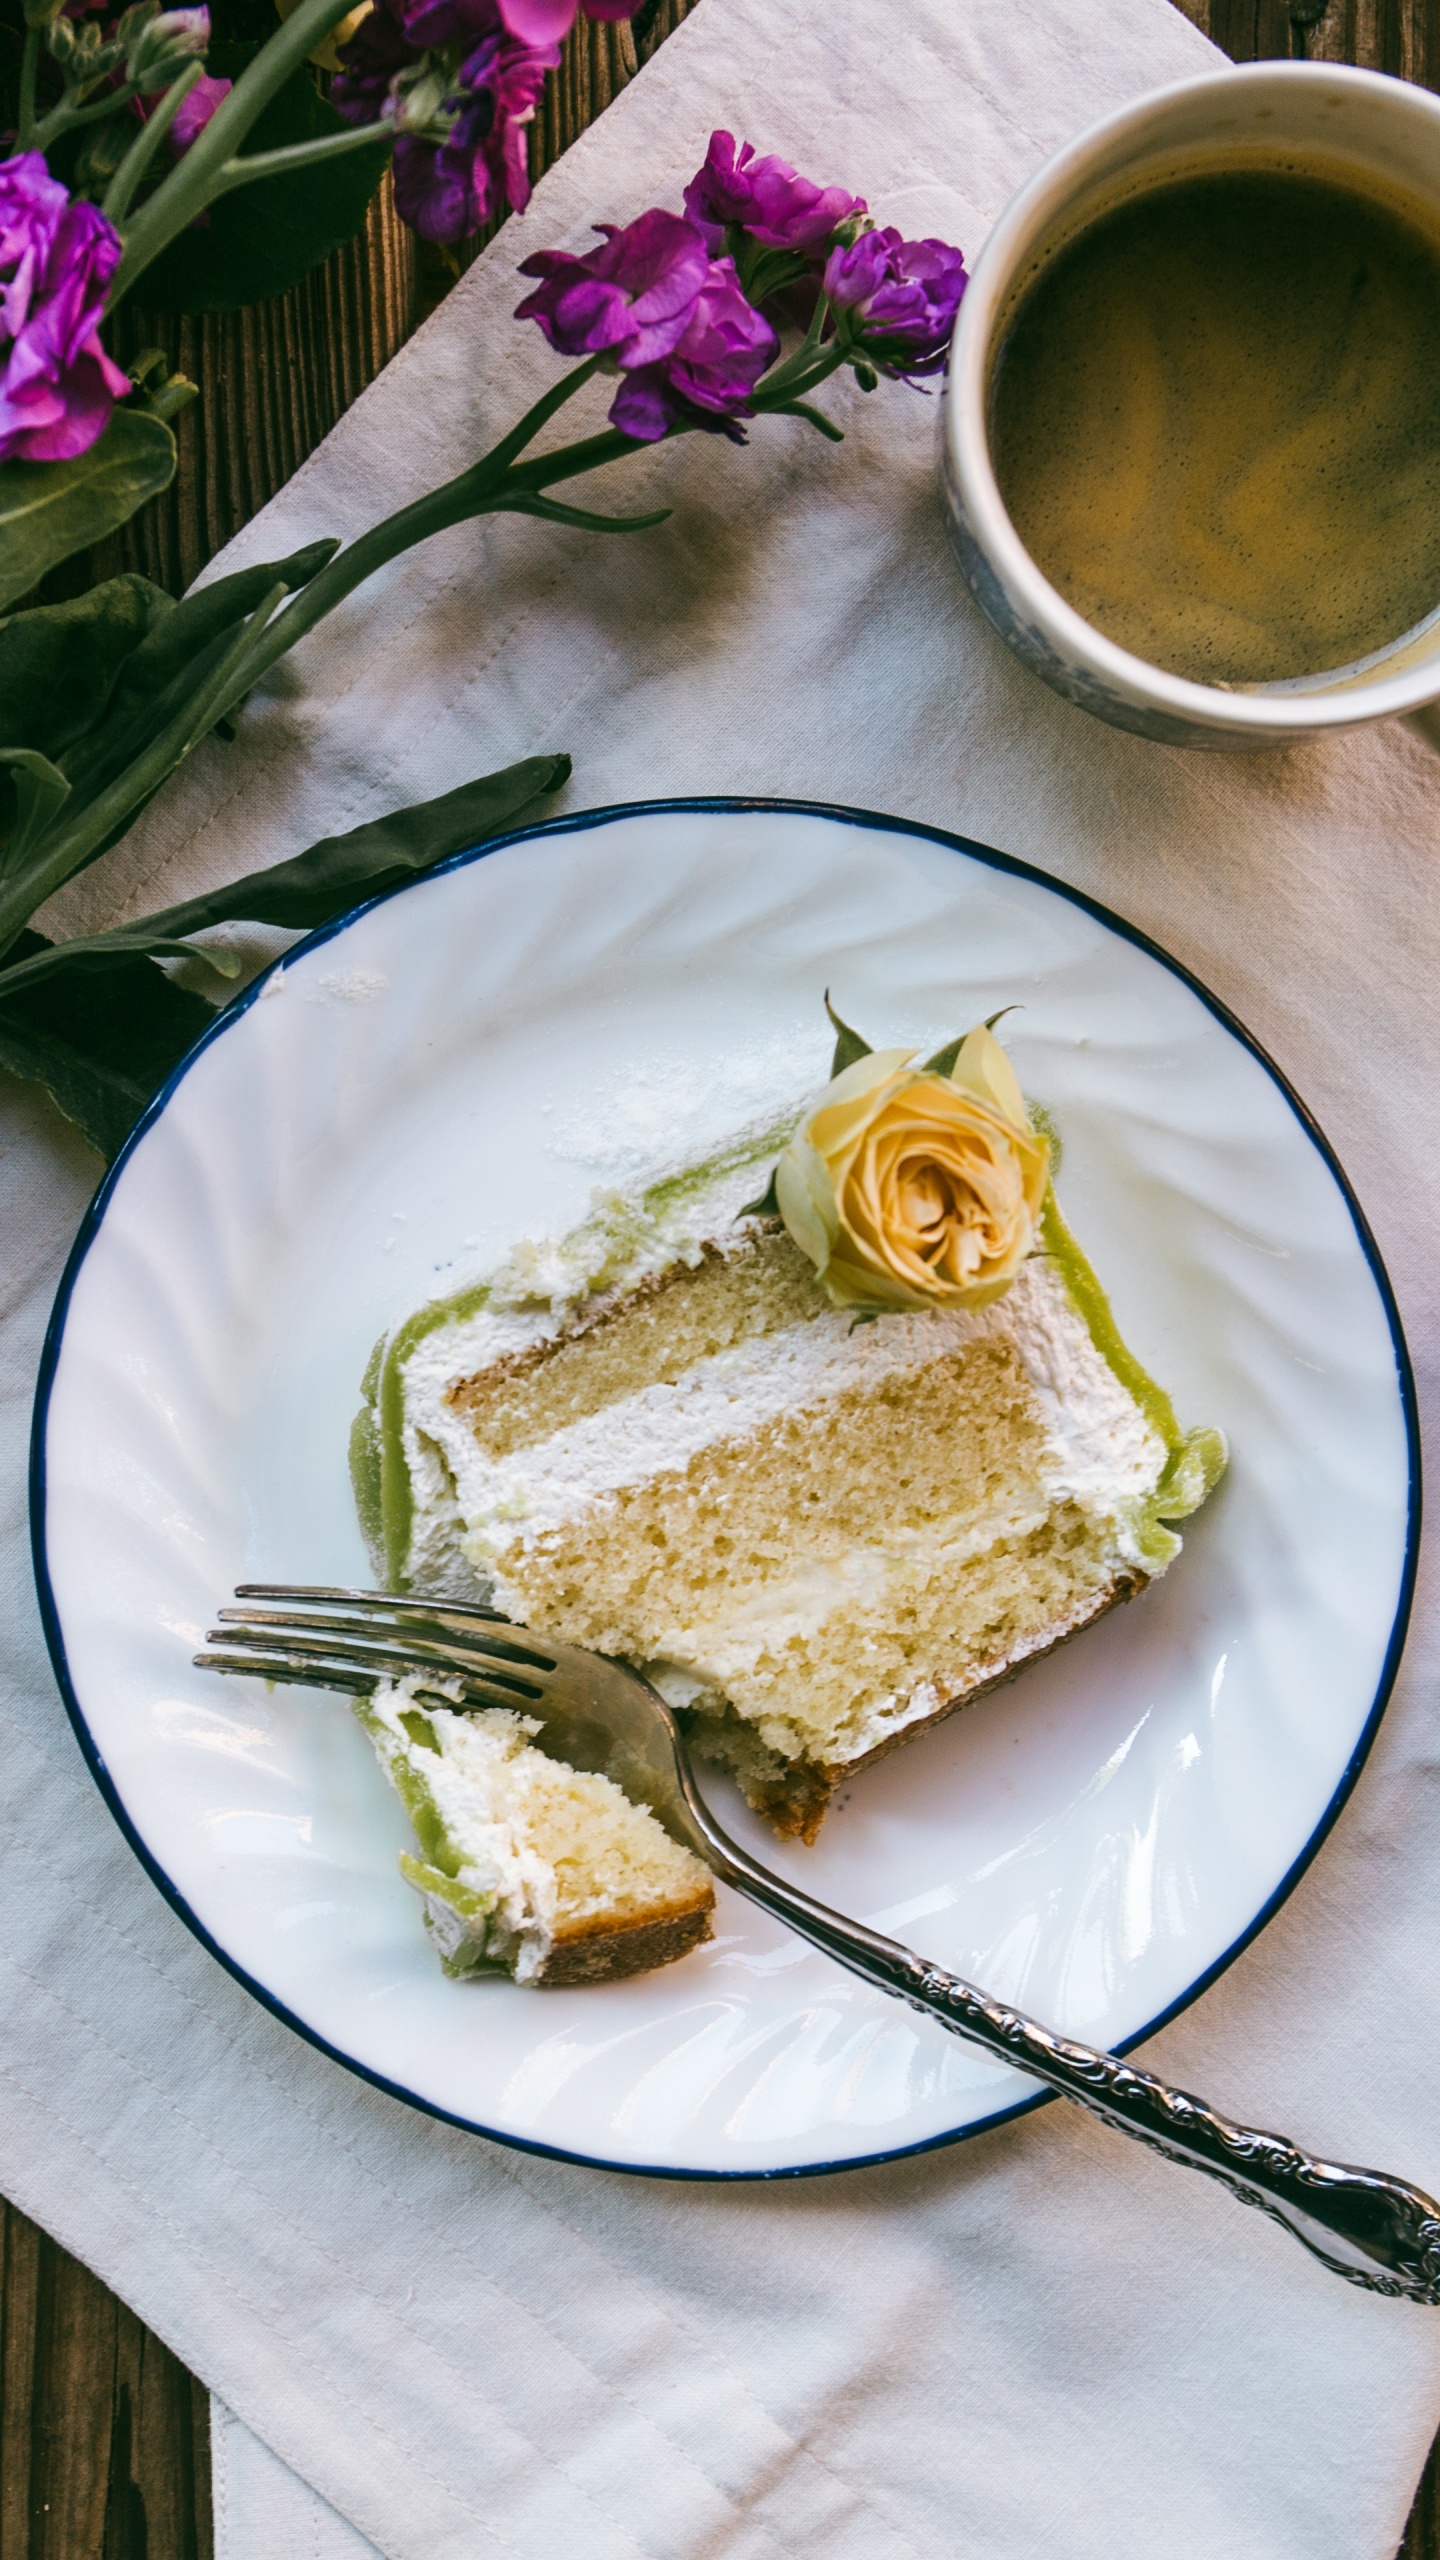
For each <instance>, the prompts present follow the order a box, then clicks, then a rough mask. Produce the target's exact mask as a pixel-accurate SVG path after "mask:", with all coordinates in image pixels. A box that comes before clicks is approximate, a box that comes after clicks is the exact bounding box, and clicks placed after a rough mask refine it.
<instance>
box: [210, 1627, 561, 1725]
mask: <svg viewBox="0 0 1440 2560" xmlns="http://www.w3.org/2000/svg"><path fill="white" fill-rule="evenodd" d="M221 1614H222V1620H223V1623H222V1624H221V1625H220V1626H218V1627H212V1628H211V1629H210V1632H209V1635H208V1637H207V1639H206V1641H207V1642H208V1643H210V1644H221V1645H230V1646H235V1647H243V1648H245V1649H246V1650H247V1651H248V1650H249V1649H250V1648H251V1647H254V1648H255V1649H256V1650H257V1651H262V1652H270V1653H277V1652H278V1653H289V1654H293V1655H294V1656H295V1657H296V1658H297V1659H300V1660H306V1661H317V1662H319V1661H324V1662H344V1663H350V1664H353V1665H354V1666H355V1667H356V1668H358V1669H361V1670H366V1671H369V1672H370V1673H371V1674H372V1676H373V1678H375V1679H378V1680H387V1679H404V1678H405V1677H406V1676H407V1675H408V1674H410V1673H413V1672H424V1671H430V1672H433V1673H436V1674H437V1675H439V1676H440V1677H442V1678H446V1679H452V1680H459V1681H460V1682H461V1683H462V1684H464V1685H465V1686H466V1687H469V1686H471V1685H472V1684H475V1683H479V1684H481V1685H483V1686H484V1687H485V1689H486V1690H487V1691H492V1690H495V1689H499V1690H501V1691H502V1692H505V1693H507V1695H508V1699H509V1702H510V1703H511V1704H513V1703H514V1701H515V1700H516V1699H517V1698H519V1699H524V1700H526V1701H527V1702H528V1703H530V1704H533V1703H534V1702H535V1701H536V1700H537V1699H539V1698H540V1697H542V1696H543V1694H544V1691H543V1688H542V1685H541V1682H540V1681H539V1680H538V1679H537V1678H536V1677H535V1675H534V1673H533V1672H532V1673H531V1674H530V1676H529V1677H528V1678H527V1677H526V1676H525V1675H524V1674H523V1673H520V1674H517V1673H515V1672H513V1671H508V1670H499V1669H496V1670H493V1671H492V1669H491V1668H490V1665H489V1664H488V1663H485V1662H481V1663H476V1662H472V1661H467V1660H466V1659H465V1657H464V1655H463V1654H461V1653H459V1652H458V1651H457V1650H455V1649H453V1648H451V1647H449V1646H444V1645H432V1644H422V1643H407V1644H404V1645H401V1644H388V1643H386V1642H385V1641H384V1639H383V1637H380V1638H377V1637H373V1636H369V1635H368V1634H367V1636H366V1637H365V1638H364V1639H363V1640H362V1641H360V1642H356V1643H351V1642H348V1641H347V1640H346V1638H345V1635H344V1632H343V1630H342V1631H341V1632H340V1633H339V1634H332V1633H330V1632H328V1631H327V1632H326V1633H324V1634H321V1635H312V1634H307V1633H303V1632H296V1631H294V1622H293V1621H288V1620H285V1619H281V1618H278V1617H277V1618H275V1619H273V1620H271V1621H270V1622H269V1623H268V1624H262V1625H259V1626H250V1625H247V1624H246V1623H245V1622H244V1616H243V1612H242V1611H240V1610H238V1609H233V1610H227V1611H223V1612H222V1613H221ZM237 1621H238V1623H236V1622H237Z"/></svg>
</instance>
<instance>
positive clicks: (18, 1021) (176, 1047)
mask: <svg viewBox="0 0 1440 2560" xmlns="http://www.w3.org/2000/svg"><path fill="white" fill-rule="evenodd" d="M47 947H48V946H47V945H46V944H45V943H44V942H43V941H42V939H41V936H40V935H39V934H37V933H25V934H22V935H21V936H20V939H19V941H18V942H17V943H16V945H15V946H14V948H15V952H16V954H17V955H23V956H24V957H25V958H27V959H31V958H34V957H36V956H37V955H38V954H40V953H42V952H43V951H44V950H45V949H46V948H47ZM214 1019H215V1015H214V1012H213V1010H212V1008H211V1007H210V1006H209V1005H208V1004H206V1003H205V1001H204V999H203V997H201V996H193V995H188V994H187V993H186V991H185V990H184V988H183V987H177V986H173V985H172V984H171V982H170V980H169V979H168V978H167V977H166V976H165V975H164V974H163V972H162V971H161V970H159V969H157V968H156V967H155V966H154V965H153V963H152V962H151V961H149V960H131V961H130V962H129V963H128V964H127V966H126V967H125V968H124V969H122V970H113V971H111V972H109V973H108V974H107V976H106V978H105V980H104V997H103V1001H101V1002H97V1000H96V992H95V982H94V981H93V980H87V979H86V978H84V977H82V976H80V975H79V974H78V973H76V974H75V975H73V976H72V975H70V974H69V973H62V974H61V975H59V976H57V977H54V978H50V979H47V980H44V981H43V982H42V983H41V984H40V985H39V986H37V987H34V988H31V989H27V990H26V991H24V992H22V993H20V994H17V995H14V996H11V997H8V998H6V999H5V1000H4V1001H3V1002H0V1067H5V1068H8V1070H9V1072H10V1074H11V1075H14V1076H21V1077H24V1078H25V1079H27V1080H28V1081H30V1082H32V1083H36V1084H43V1085H45V1086H46V1087H47V1088H48V1090H49V1092H50V1093H51V1095H52V1096H53V1098H54V1100H55V1101H56V1102H57V1103H58V1104H59V1106H60V1109H61V1110H62V1111H63V1112H64V1114H65V1117H66V1118H67V1120H73V1121H74V1122H75V1125H76V1127H77V1128H79V1129H81V1130H82V1131H83V1132H84V1134H85V1136H86V1137H87V1138H88V1139H89V1140H90V1142H91V1145H92V1146H95V1147H98V1148H99V1150H100V1153H101V1154H102V1155H103V1156H106V1157H109V1156H113V1155H114V1154H116V1153H117V1151H118V1149H119V1148H120V1146H121V1145H122V1143H123V1141H124V1140H125V1138H126V1137H127V1136H128V1135H129V1132H130V1130H131V1129H132V1128H133V1127H134V1125H135V1122H136V1121H137V1120H138V1119H139V1117H140V1114H141V1112H142V1111H143V1110H144V1108H145V1105H146V1104H147V1102H148V1101H149V1100H150V1097H151V1095H152V1094H153V1093H154V1092H155V1090H156V1088H157V1087H158V1086H159V1085H161V1084H163V1083H164V1081H165V1078H166V1077H167V1076H168V1075H169V1074H170V1072H171V1070H172V1069H173V1068H174V1067H176V1066H178V1064H179V1062H180V1060H181V1059H182V1058H183V1057H184V1055H185V1052H186V1050H187V1049H189V1048H190V1047H191V1046H192V1044H193V1043H194V1042H195V1041H196V1040H197V1039H198V1038H199V1036H200V1034H201V1032H202V1031H204V1030H206V1029H207V1028H208V1026H209V1025H210V1024H211V1023H212V1022H213V1021H214Z"/></svg>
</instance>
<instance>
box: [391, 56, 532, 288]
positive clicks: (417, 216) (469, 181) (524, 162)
mask: <svg viewBox="0 0 1440 2560" xmlns="http://www.w3.org/2000/svg"><path fill="white" fill-rule="evenodd" d="M559 59H560V56H559V53H558V51H557V49H556V47H555V46H554V45H546V46H544V47H542V48H541V49H540V50H538V51H536V50H535V49H534V48H532V47H529V46H525V45H519V44H516V43H514V42H512V40H511V39H510V38H509V37H507V36H503V35H499V36H496V35H492V36H487V37H486V38H485V39H484V40H483V41H482V43H480V44H479V45H477V47H476V49H475V51H474V52H473V53H472V54H471V55H470V57H469V59H468V60H467V61H466V62H465V63H464V64H462V66H461V74H460V87H459V89H458V90H457V92H456V95H455V99H454V100H453V101H452V103H453V104H455V105H456V106H458V110H459V112H458V114H457V116H456V119H455V122H454V124H453V126H452V127H451V130H450V133H449V136H448V138H447V139H446V140H445V141H444V142H442V143H439V144H435V143H432V142H429V141H426V140H425V139H424V138H423V137H421V136H419V135H416V134H402V135H401V136H400V139H399V141H398V142H397V143H396V145H395V206H396V210H397V212H398V213H399V215H400V218H401V220H402V222H408V223H409V224H410V227H411V229H412V230H414V231H418V232H419V233H420V234H421V236H422V238H424V239H426V240H464V239H468V237H469V235H470V234H471V232H473V231H478V230H479V229H480V226H481V224H482V223H485V222H488V221H489V220H490V219H491V216H492V215H494V214H497V213H500V212H502V211H503V210H504V208H505V206H506V205H507V204H510V205H513V206H514V208H515V210H516V212H517V213H523V212H524V210H525V207H526V205H527V204H528V203H529V201H530V165H529V156H528V151H527V144H526V134H527V129H528V127H529V124H530V121H531V118H532V117H533V115H534V113H535V101H536V99H537V98H538V97H539V95H540V91H541V89H542V88H543V86H544V82H545V74H546V72H547V71H551V70H553V69H554V67H555V64H556V63H557V62H558V61H559Z"/></svg>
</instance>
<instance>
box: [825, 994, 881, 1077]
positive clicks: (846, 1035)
mask: <svg viewBox="0 0 1440 2560" xmlns="http://www.w3.org/2000/svg"><path fill="white" fill-rule="evenodd" d="M825 1010H826V1012H827V1013H828V1014H829V1016H830V1019H831V1021H832V1023H833V1024H834V1026H835V1055H834V1057H833V1058H832V1059H831V1061H830V1081H831V1083H832V1084H833V1083H834V1081H835V1078H836V1077H837V1076H840V1075H843V1074H844V1072H845V1070H846V1068H847V1067H853V1066H854V1064H855V1061H856V1059H857V1058H868V1057H870V1056H872V1055H873V1051H872V1048H871V1044H870V1042H869V1041H868V1040H862V1039H861V1037H860V1034H859V1032H858V1031H852V1030H851V1028H850V1025H849V1023H848V1022H842V1021H841V1019H840V1016H839V1014H838V1013H837V1012H836V1010H835V1007H834V1006H833V1004H832V1003H831V1001H830V990H829V988H828V987H827V988H826V990H825Z"/></svg>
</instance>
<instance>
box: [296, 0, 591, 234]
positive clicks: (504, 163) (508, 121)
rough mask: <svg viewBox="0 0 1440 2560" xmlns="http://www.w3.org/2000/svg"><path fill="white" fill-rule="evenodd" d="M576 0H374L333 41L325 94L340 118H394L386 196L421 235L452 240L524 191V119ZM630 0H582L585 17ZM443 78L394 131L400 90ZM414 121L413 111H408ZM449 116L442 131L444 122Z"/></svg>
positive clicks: (522, 203) (522, 199)
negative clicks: (431, 102)
mask: <svg viewBox="0 0 1440 2560" xmlns="http://www.w3.org/2000/svg"><path fill="white" fill-rule="evenodd" d="M580 5H581V0H375V6H374V8H373V9H372V10H371V12H370V14H369V16H368V17H367V18H365V19H364V20H363V21H362V23H361V25H360V26H359V27H358V28H357V30H356V32H355V34H354V36H353V37H352V38H351V40H350V42H349V44H347V45H344V46H342V48H341V51H340V70H339V73H338V74H337V76H336V79H335V82H334V84H333V87H332V89H331V92H330V95H331V99H332V101H333V103H334V105H335V106H336V107H338V109H339V111H340V113H341V115H343V116H344V117H345V118H346V120H347V121H348V122H349V123H351V124H374V123H376V122H378V121H380V120H381V119H385V118H394V119H395V120H396V121H397V122H398V123H399V124H400V125H401V127H402V131H401V134H400V138H399V140H398V141H397V143H396V146H395V202H396V207H397V209H398V211H399V213H400V215H401V217H402V219H403V220H404V221H406V222H408V223H409V224H410V225H411V227H412V229H414V230H416V231H420V232H423V233H424V235H425V237H426V238H427V239H430V240H463V239H464V238H466V237H467V235H468V234H469V233H471V232H473V231H478V230H479V229H480V227H481V225H482V223H486V222H488V221H489V220H490V219H491V217H492V215H494V214H497V213H500V212H502V211H503V209H504V207H505V206H506V205H507V204H509V205H513V207H514V208H515V211H516V212H517V213H523V212H524V210H525V207H526V205H527V204H528V203H529V201H530V171H529V161H528V150H527V139H526V127H527V126H528V125H529V124H530V123H531V122H532V121H533V118H534V114H535V105H536V101H537V99H538V98H539V95H540V91H541V89H542V87H543V86H544V81H545V74H546V73H547V71H553V70H554V69H555V66H556V64H557V63H558V62H559V60H560V43H561V40H562V39H563V38H564V37H565V36H566V35H568V33H569V31H570V28H571V26H572V24H573V22H574V19H575V15H576V12H577V9H578V8H579V6H580ZM637 5H638V0H584V6H585V9H586V12H587V14H588V15H589V16H590V17H592V18H628V17H631V16H633V14H634V10H635V8H636V6H637ZM436 74H438V76H439V80H440V82H441V83H444V82H446V81H449V82H451V83H453V85H452V86H450V87H449V89H448V90H447V91H446V92H445V93H444V98H443V105H442V106H441V108H440V110H439V112H438V116H437V117H436V118H435V119H434V121H436V122H438V124H439V126H440V128H441V130H440V132H439V133H438V134H437V133H436V132H435V131H434V130H433V129H432V130H430V131H425V132H413V133H409V132H405V131H404V130H403V126H404V117H405V104H406V93H407V91H408V90H410V89H411V88H413V87H414V86H415V85H416V84H417V83H419V82H422V81H423V82H425V83H426V84H427V85H428V86H429V90H430V95H431V96H432V97H433V96H434V95H435V94H436V89H435V75H436ZM417 121H418V119H417ZM447 122H448V125H449V130H448V132H446V131H445V130H444V127H445V125H446V123H447Z"/></svg>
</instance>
